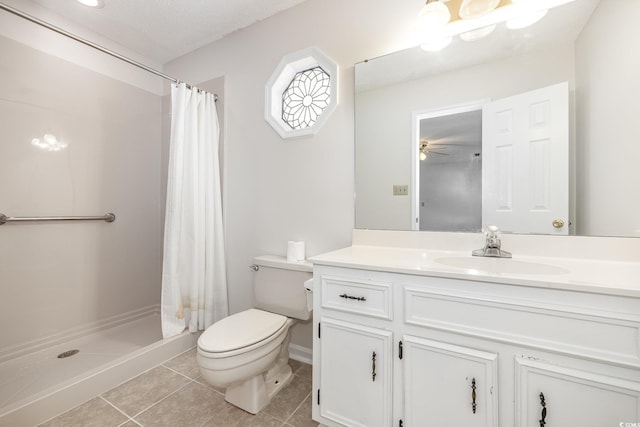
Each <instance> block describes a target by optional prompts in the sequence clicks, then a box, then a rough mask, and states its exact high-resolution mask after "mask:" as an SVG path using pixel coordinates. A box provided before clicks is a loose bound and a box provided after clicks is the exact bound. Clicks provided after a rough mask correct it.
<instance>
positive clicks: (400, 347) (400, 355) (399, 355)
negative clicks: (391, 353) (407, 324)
mask: <svg viewBox="0 0 640 427" xmlns="http://www.w3.org/2000/svg"><path fill="white" fill-rule="evenodd" d="M398 357H399V358H400V359H402V341H400V342H398Z"/></svg>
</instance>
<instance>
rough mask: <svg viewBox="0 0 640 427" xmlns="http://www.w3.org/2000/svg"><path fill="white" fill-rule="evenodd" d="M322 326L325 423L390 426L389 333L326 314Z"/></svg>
mask: <svg viewBox="0 0 640 427" xmlns="http://www.w3.org/2000/svg"><path fill="white" fill-rule="evenodd" d="M320 328H321V329H320V331H321V333H320V340H319V342H320V383H319V387H320V391H319V401H320V415H321V416H322V417H323V418H324V419H323V424H327V425H344V426H367V427H375V426H385V427H386V426H389V425H391V423H392V413H391V412H392V411H391V402H392V400H391V399H392V395H391V389H392V383H391V381H392V376H391V370H392V359H391V346H392V333H391V331H387V330H383V329H376V328H371V327H367V326H362V325H358V324H354V323H350V322H342V321H339V320H334V319H330V318H324V317H323V318H322V319H321V323H320Z"/></svg>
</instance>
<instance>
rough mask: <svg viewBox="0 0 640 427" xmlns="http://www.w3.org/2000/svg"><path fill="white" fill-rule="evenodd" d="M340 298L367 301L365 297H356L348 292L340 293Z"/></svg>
mask: <svg viewBox="0 0 640 427" xmlns="http://www.w3.org/2000/svg"><path fill="white" fill-rule="evenodd" d="M340 298H344V299H354V300H356V301H366V300H367V299H366V298H365V297H354V296H353V295H347V294H342V295H340Z"/></svg>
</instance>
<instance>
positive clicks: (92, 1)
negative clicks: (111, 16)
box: [77, 0, 104, 9]
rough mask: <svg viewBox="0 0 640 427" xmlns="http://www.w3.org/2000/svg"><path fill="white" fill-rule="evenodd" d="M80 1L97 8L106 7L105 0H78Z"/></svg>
mask: <svg viewBox="0 0 640 427" xmlns="http://www.w3.org/2000/svg"><path fill="white" fill-rule="evenodd" d="M77 1H78V3H81V4H83V5H85V6H89V7H95V8H98V9H100V8H103V7H104V0H77Z"/></svg>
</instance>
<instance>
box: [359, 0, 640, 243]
mask: <svg viewBox="0 0 640 427" xmlns="http://www.w3.org/2000/svg"><path fill="white" fill-rule="evenodd" d="M638 22H640V1H637V0H599V1H598V0H575V1H573V2H570V3H567V4H564V5H562V6H559V7H557V8H555V9H552V10H550V11H549V13H548V14H547V16H545V17H544V19H542V20H541V21H539V22H538V23H536V24H535V25H533V26H531V27H528V28H526V29H521V30H508V29H506V28H501V26H500V25H498V28H496V30H495V31H494V32H493V33H492V34H490V35H489V36H487V37H485V38H482V39H480V40H475V41H466V42H465V41H463V40H460V39H454V41H453V42H452V43H451V44H450V45H449V46H447V47H446V48H445V49H443V50H441V51H439V52H427V51H424V50H422V49H420V47H415V48H411V49H407V50H404V51H401V52H396V53H392V54H389V55H386V56H383V57H380V58H375V59H370V60H367V61H364V62H361V63H358V64H356V65H355V103H356V105H355V110H356V125H355V127H356V168H355V169H356V178H355V185H356V199H355V200H356V202H355V215H356V218H355V226H356V228H361V229H383V230H433V231H479V229H480V227H481V225H482V224H483V223H485V224H486V223H487V222H488V220H487V218H493V217H488V216H487V215H488V214H487V213H486V212H487V209H489V211H491V210H493V211H494V212H502V211H504V210H505V209H503V207H504V206H507V207H509V209H511V207H512V206H513V205H514V204H516V199H517V198H518V197H524V199H526V203H529V204H530V205H531V206H533V210H534V211H535V210H537V211H539V212H538V213H540V212H542V213H545V212H546V211H547V209H548V208H549V206H554V205H555V206H557V205H563V207H566V209H565V210H564V211H561V212H560V213H549V212H546V213H545V215H542V217H543V218H544V220H543V221H542V222H544V223H545V224H546V226H548V229H544V228H543V229H539V228H536V226H533V225H529V223H528V222H527V221H520V220H518V224H517V225H512V224H511V223H510V222H509V220H504V219H503V217H501V216H499V217H498V219H495V220H493V219H491V220H490V221H491V222H489V223H490V224H491V223H494V222H498V224H497V225H498V226H502V224H501V223H500V222H501V221H504V222H505V225H504V226H502V228H503V229H505V230H507V231H512V232H517V233H544V234H565V235H566V234H569V235H588V236H623V237H640V167H638V166H637V163H638V161H639V160H640V126H638V118H637V116H638V115H639V114H640V79H639V78H638V76H640V45H639V44H638V43H637V40H638V38H639V37H640V29H638V27H637V25H638V24H637V23H638ZM502 27H504V25H502ZM549 88H552V89H553V90H556V92H557V91H558V89H559V93H560V101H561V102H564V103H566V107H565V108H559V109H555V110H553V109H548V110H544V109H538V110H536V108H529V109H528V110H526V111H527V114H528V115H529V119H531V120H532V121H533V122H535V121H538V122H540V123H542V122H545V123H546V122H549V123H553V124H554V125H558V124H559V130H557V131H553V132H555V133H553V135H555V136H552V137H549V136H548V135H546V136H544V137H541V136H537V137H536V138H538V140H540V141H542V140H543V139H544V140H545V141H546V139H545V138H547V139H549V138H552V139H553V138H556V137H557V135H560V137H562V138H564V139H566V144H567V145H566V146H565V148H564V154H557V153H554V152H553V151H552V150H550V149H549V144H546V145H545V144H535V143H531V144H529V145H528V146H527V147H528V148H527V149H526V151H525V152H522V153H520V154H518V156H520V157H522V156H524V157H527V158H528V159H529V160H528V161H530V162H533V161H534V160H535V161H536V162H537V164H538V165H542V166H540V167H539V168H538V169H535V168H534V169H532V168H531V167H528V168H523V167H520V166H518V165H517V164H515V163H514V164H511V163H509V164H508V165H507V166H508V167H503V168H502V169H500V168H497V166H496V163H501V162H502V163H503V166H504V164H506V163H504V162H503V161H502V160H501V159H503V157H504V156H502V155H501V154H500V150H499V149H498V150H497V151H496V149H495V147H493V148H492V147H488V146H487V145H486V143H487V141H488V140H489V139H490V138H488V137H487V132H494V133H498V134H499V133H500V132H501V129H502V128H500V126H502V125H505V123H507V122H508V120H506V121H505V120H502V119H501V118H500V117H502V116H504V115H501V112H502V111H504V105H505V104H504V102H511V101H513V100H520V99H522V98H523V97H524V98H527V97H528V98H527V99H532V98H531V96H534V95H535V96H537V95H539V94H540V93H543V92H544V93H546V92H545V91H546V90H548V89H549ZM563 92H564V95H562V93H563ZM545 96H546V95H545ZM563 96H564V98H565V99H563ZM536 99H538V98H536ZM554 99H555V98H554ZM518 102H519V101H518ZM554 102H555V101H554ZM491 105H497V107H495V108H493V110H492V109H491V108H492V107H491ZM531 105H542V102H537V101H535V100H534V102H533V104H531ZM488 112H492V114H493V117H494V120H493V122H491V120H490V117H491V115H490V114H489V113H488ZM495 117H498V118H497V119H495ZM509 126H510V124H509ZM492 129H493V130H492ZM507 139H508V138H507ZM534 139H535V138H534ZM550 140H551V139H550ZM536 141H537V140H536ZM554 141H555V140H554ZM534 142H535V141H534ZM505 144H506V143H505ZM492 150H493V151H492ZM503 151H504V150H503ZM561 153H562V150H561ZM501 156H502V157H501ZM531 159H534V160H531ZM507 163H508V162H507ZM498 166H499V165H498ZM525 169H526V173H522V172H523V171H524V170H525ZM496 171H498V172H496ZM505 171H506V172H505ZM518 173H520V174H519V175H518ZM496 175H497V176H496ZM557 177H561V178H562V179H560V181H556V180H555V179H556V178H557ZM503 193H504V194H510V195H511V196H508V197H507V196H504V197H503V196H502V194H503ZM523 194H524V196H523ZM541 194H542V195H543V196H544V197H542V196H540V195H541ZM552 194H553V195H552ZM556 194H559V195H560V196H561V197H562V199H555V197H556ZM550 195H552V196H550ZM560 196H558V197H560ZM509 197H513V200H511V199H510V198H509ZM545 197H546V198H545ZM557 200H561V201H560V202H558V201H557ZM496 203H497V204H496ZM555 206H554V207H555ZM488 207H489V208H488ZM501 209H502V211H501ZM556 220H557V221H559V222H556Z"/></svg>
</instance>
